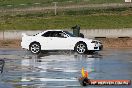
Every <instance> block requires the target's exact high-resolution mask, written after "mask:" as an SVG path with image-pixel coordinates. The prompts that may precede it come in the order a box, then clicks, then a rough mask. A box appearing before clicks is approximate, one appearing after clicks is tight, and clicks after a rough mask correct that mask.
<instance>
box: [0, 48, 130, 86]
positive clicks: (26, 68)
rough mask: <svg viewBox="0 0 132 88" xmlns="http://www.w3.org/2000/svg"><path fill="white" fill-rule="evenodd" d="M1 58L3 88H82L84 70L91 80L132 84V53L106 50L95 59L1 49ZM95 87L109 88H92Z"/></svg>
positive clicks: (93, 56) (72, 54) (58, 53)
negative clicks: (128, 82) (123, 81)
mask: <svg viewBox="0 0 132 88" xmlns="http://www.w3.org/2000/svg"><path fill="white" fill-rule="evenodd" d="M40 56H41V57H40ZM0 58H5V67H4V72H3V73H2V74H0V88H82V86H80V84H79V82H78V77H80V76H81V72H80V71H81V68H82V67H84V68H85V70H87V71H88V72H89V78H90V79H130V80H132V50H131V49H120V50H119V49H118V50H116V49H107V50H103V51H101V52H99V53H96V54H93V55H78V54H76V53H73V52H70V51H68V52H50V53H46V54H43V55H39V56H37V55H32V54H31V53H30V52H27V51H24V50H20V49H17V50H15V49H11V50H8V49H0ZM4 85H6V86H4ZM95 87H96V88H106V86H91V87H90V88H95ZM107 87H108V88H132V86H131V85H130V86H107ZM86 88H87V87H86Z"/></svg>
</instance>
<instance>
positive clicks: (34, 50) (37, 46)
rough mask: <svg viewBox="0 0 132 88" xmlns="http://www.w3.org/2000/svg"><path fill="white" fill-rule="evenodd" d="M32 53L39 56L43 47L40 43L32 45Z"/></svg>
mask: <svg viewBox="0 0 132 88" xmlns="http://www.w3.org/2000/svg"><path fill="white" fill-rule="evenodd" d="M30 51H31V52H32V53H33V54H39V53H40V51H41V46H40V44H39V43H32V44H31V45H30Z"/></svg>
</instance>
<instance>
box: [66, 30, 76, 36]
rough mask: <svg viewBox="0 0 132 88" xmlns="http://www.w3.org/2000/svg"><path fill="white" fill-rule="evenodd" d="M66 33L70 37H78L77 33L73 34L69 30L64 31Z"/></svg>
mask: <svg viewBox="0 0 132 88" xmlns="http://www.w3.org/2000/svg"><path fill="white" fill-rule="evenodd" d="M64 32H65V33H66V34H68V35H69V36H70V37H76V36H75V35H73V34H72V33H70V32H68V31H64Z"/></svg>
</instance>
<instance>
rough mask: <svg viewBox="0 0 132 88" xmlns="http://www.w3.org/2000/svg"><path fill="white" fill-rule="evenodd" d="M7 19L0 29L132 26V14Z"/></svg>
mask: <svg viewBox="0 0 132 88" xmlns="http://www.w3.org/2000/svg"><path fill="white" fill-rule="evenodd" d="M5 21H6V22H4V21H3V22H0V30H3V29H4V30H9V29H10V30H40V29H64V28H68V29H69V28H70V27H72V26H74V25H76V24H78V25H80V26H81V28H82V29H98V28H101V29H107V28H108V29H109V28H112V29H113V28H132V16H131V15H124V16H118V15H110V16H109V15H97V16H96V15H95V16H94V15H91V16H90V15H85V16H80V15H78V16H50V17H31V18H29V17H12V18H8V19H7V20H5Z"/></svg>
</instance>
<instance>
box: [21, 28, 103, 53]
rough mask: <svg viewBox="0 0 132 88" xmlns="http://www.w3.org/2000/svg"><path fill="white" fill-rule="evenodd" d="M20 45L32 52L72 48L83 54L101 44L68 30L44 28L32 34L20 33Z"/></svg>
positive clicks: (99, 47) (100, 48) (97, 48)
mask: <svg viewBox="0 0 132 88" xmlns="http://www.w3.org/2000/svg"><path fill="white" fill-rule="evenodd" d="M21 46H22V48H24V49H27V50H29V51H31V52H32V53H33V54H38V53H40V52H41V51H42V50H74V51H76V52H77V53H79V54H83V53H85V52H86V51H100V50H102V46H103V45H102V43H101V42H100V41H98V40H93V39H87V38H81V37H76V36H74V35H73V34H72V33H70V32H68V31H62V30H46V31H44V32H41V33H38V34H36V35H33V36H28V35H26V34H25V33H22V42H21Z"/></svg>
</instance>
